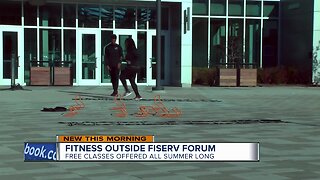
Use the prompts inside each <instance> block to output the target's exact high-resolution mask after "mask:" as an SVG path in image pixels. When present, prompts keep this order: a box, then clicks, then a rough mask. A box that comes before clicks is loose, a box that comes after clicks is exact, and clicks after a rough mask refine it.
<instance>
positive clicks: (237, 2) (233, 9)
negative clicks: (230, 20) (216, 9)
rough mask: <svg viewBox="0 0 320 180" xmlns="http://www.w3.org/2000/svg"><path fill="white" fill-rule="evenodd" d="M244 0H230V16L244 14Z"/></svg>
mask: <svg viewBox="0 0 320 180" xmlns="http://www.w3.org/2000/svg"><path fill="white" fill-rule="evenodd" d="M243 3H244V0H229V16H243V10H244V8H243Z"/></svg>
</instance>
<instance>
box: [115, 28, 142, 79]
mask: <svg viewBox="0 0 320 180" xmlns="http://www.w3.org/2000/svg"><path fill="white" fill-rule="evenodd" d="M114 34H115V35H117V41H116V43H117V44H119V45H120V46H121V48H122V50H123V61H122V65H121V69H123V68H124V67H125V66H126V64H127V63H126V61H125V57H126V54H127V51H126V44H125V41H126V39H127V38H129V37H131V38H132V39H133V40H134V42H135V44H136V47H137V32H136V31H135V30H123V29H117V30H115V32H114ZM135 80H136V83H137V78H136V79H135ZM119 83H120V82H119ZM120 84H121V83H120ZM127 84H129V85H130V82H129V80H127Z"/></svg>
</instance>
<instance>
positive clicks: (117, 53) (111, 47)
mask: <svg viewBox="0 0 320 180" xmlns="http://www.w3.org/2000/svg"><path fill="white" fill-rule="evenodd" d="M104 57H105V66H109V67H111V68H112V67H117V66H118V64H119V63H121V59H120V58H121V57H123V54H122V48H121V46H119V45H118V44H112V43H109V44H108V45H107V46H106V48H105V56H104Z"/></svg>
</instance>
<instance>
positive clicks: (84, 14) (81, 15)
mask: <svg viewBox="0 0 320 180" xmlns="http://www.w3.org/2000/svg"><path fill="white" fill-rule="evenodd" d="M99 13H100V9H99V7H98V6H95V5H79V6H78V21H79V22H78V23H79V25H78V26H79V27H91V28H98V27H99Z"/></svg>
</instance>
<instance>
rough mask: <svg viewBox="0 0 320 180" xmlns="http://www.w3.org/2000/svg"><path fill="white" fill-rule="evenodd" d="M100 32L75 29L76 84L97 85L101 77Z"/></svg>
mask: <svg viewBox="0 0 320 180" xmlns="http://www.w3.org/2000/svg"><path fill="white" fill-rule="evenodd" d="M99 40H100V33H99V31H98V30H97V31H96V30H92V29H84V30H78V31H77V49H78V54H77V68H76V69H77V71H76V72H77V80H76V82H77V84H78V85H99V84H100V81H99V80H100V79H101V56H100V54H101V52H100V51H101V49H100V44H99V43H100V41H99Z"/></svg>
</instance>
